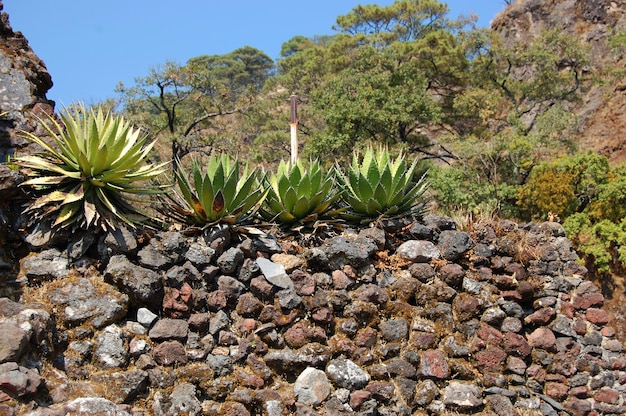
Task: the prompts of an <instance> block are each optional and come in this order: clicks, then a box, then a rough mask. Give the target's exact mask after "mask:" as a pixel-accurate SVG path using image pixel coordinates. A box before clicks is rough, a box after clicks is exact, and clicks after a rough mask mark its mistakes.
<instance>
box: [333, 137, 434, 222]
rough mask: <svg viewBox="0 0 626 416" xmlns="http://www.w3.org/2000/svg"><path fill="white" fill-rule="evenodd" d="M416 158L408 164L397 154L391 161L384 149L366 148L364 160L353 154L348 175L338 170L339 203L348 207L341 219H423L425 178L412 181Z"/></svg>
mask: <svg viewBox="0 0 626 416" xmlns="http://www.w3.org/2000/svg"><path fill="white" fill-rule="evenodd" d="M416 167H417V159H416V160H414V161H413V163H412V164H410V165H409V164H408V163H407V161H406V157H405V156H404V155H403V154H400V155H399V156H398V157H397V158H396V159H395V160H391V158H390V155H389V150H388V149H387V148H383V147H381V148H379V150H378V151H374V150H373V149H372V148H371V147H369V148H368V149H367V150H366V151H365V154H364V155H363V158H362V159H361V158H360V156H359V154H358V153H356V152H355V153H354V155H353V158H352V164H351V165H350V166H349V167H348V171H347V174H345V173H344V172H342V171H341V169H339V168H338V169H337V172H338V176H337V178H338V182H339V185H340V188H341V189H342V200H343V202H344V203H345V204H346V205H347V206H348V209H347V210H346V212H345V214H344V216H345V218H346V219H348V220H354V221H359V222H361V223H367V222H371V221H373V220H374V219H376V218H380V217H389V216H395V215H413V216H417V217H422V216H423V215H424V213H425V212H426V210H427V202H428V199H427V197H426V196H425V192H426V190H427V188H428V184H427V183H426V180H425V176H422V177H421V178H420V179H418V180H417V181H414V176H415V170H416Z"/></svg>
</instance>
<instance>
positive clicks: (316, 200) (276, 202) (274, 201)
mask: <svg viewBox="0 0 626 416" xmlns="http://www.w3.org/2000/svg"><path fill="white" fill-rule="evenodd" d="M266 186H267V188H268V195H267V198H266V199H265V203H264V204H263V206H262V209H261V211H260V212H261V215H262V216H263V217H264V218H265V219H267V220H270V221H278V222H280V223H281V224H284V225H289V226H293V225H295V224H303V223H307V222H311V221H315V220H317V219H318V218H320V217H322V218H327V219H332V217H334V216H336V215H337V213H336V212H335V211H334V210H332V209H331V205H332V204H333V203H334V202H335V201H336V200H337V199H338V197H339V195H338V194H337V193H336V192H334V171H332V170H331V171H328V172H324V171H323V170H322V168H321V167H320V165H319V163H318V162H317V161H310V162H309V164H308V166H306V167H305V165H304V164H303V163H302V162H300V161H298V162H297V163H295V164H291V163H288V162H285V161H281V162H280V163H279V165H278V167H277V169H276V173H271V174H270V175H269V176H268V177H266Z"/></svg>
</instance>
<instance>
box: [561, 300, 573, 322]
mask: <svg viewBox="0 0 626 416" xmlns="http://www.w3.org/2000/svg"><path fill="white" fill-rule="evenodd" d="M575 311H576V308H574V305H573V304H572V303H571V302H565V301H564V302H563V303H561V313H562V314H563V315H565V316H567V317H568V318H569V319H574V312H575Z"/></svg>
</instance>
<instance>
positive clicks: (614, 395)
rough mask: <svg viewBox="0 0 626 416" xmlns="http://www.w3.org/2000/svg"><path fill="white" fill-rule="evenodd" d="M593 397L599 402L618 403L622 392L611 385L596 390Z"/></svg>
mask: <svg viewBox="0 0 626 416" xmlns="http://www.w3.org/2000/svg"><path fill="white" fill-rule="evenodd" d="M593 399H594V400H595V401H597V402H602V403H608V404H618V403H619V399H620V394H619V392H617V391H616V390H613V389H612V388H609V387H602V388H601V389H600V390H598V391H596V392H595V393H594V395H593Z"/></svg>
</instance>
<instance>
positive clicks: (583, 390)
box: [569, 386, 589, 399]
mask: <svg viewBox="0 0 626 416" xmlns="http://www.w3.org/2000/svg"><path fill="white" fill-rule="evenodd" d="M569 394H570V396H574V397H578V398H579V399H585V398H587V397H589V387H587V386H579V387H573V388H571V389H570V391H569Z"/></svg>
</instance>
